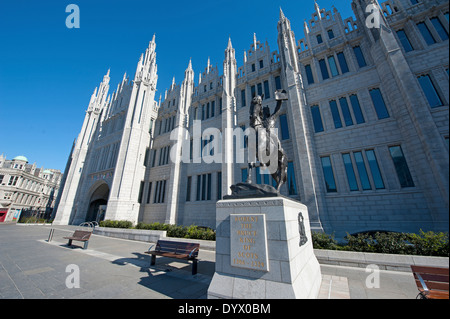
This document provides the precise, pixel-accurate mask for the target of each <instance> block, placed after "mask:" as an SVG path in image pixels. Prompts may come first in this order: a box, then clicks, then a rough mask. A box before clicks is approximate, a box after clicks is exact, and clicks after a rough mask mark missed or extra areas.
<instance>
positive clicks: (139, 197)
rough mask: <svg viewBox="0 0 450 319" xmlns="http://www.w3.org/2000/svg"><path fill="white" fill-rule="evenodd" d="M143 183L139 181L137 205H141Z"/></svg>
mask: <svg viewBox="0 0 450 319" xmlns="http://www.w3.org/2000/svg"><path fill="white" fill-rule="evenodd" d="M144 185H145V183H144V181H141V185H140V186H139V195H138V203H139V204H142V196H143V194H144Z"/></svg>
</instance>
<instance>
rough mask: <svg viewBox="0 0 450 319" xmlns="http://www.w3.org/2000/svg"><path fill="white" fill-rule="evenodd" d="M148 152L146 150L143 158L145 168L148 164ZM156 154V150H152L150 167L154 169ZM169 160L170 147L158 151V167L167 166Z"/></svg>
mask: <svg viewBox="0 0 450 319" xmlns="http://www.w3.org/2000/svg"><path fill="white" fill-rule="evenodd" d="M149 152H150V150H149V149H147V151H146V153H145V158H144V165H145V166H147V162H148V155H149ZM157 153H158V150H156V149H154V150H152V158H151V164H150V166H151V167H155V165H156V154H157ZM169 158H170V146H166V147H163V148H160V149H159V160H158V166H162V165H167V164H169Z"/></svg>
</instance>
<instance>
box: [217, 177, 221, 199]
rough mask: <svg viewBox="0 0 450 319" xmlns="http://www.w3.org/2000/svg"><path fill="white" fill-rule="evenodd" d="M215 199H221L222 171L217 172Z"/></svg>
mask: <svg viewBox="0 0 450 319" xmlns="http://www.w3.org/2000/svg"><path fill="white" fill-rule="evenodd" d="M216 185H217V190H216V191H217V192H216V193H217V200H221V199H222V172H217V183H216Z"/></svg>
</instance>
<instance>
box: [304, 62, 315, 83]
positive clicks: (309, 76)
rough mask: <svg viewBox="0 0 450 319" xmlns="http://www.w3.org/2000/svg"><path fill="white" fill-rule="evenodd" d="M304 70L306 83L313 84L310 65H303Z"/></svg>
mask: <svg viewBox="0 0 450 319" xmlns="http://www.w3.org/2000/svg"><path fill="white" fill-rule="evenodd" d="M305 71H306V79H307V80H308V84H314V76H313V73H312V69H311V65H309V64H308V65H305Z"/></svg>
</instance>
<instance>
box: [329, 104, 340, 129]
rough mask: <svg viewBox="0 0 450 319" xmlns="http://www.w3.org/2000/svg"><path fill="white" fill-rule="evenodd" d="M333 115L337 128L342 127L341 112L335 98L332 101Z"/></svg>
mask: <svg viewBox="0 0 450 319" xmlns="http://www.w3.org/2000/svg"><path fill="white" fill-rule="evenodd" d="M330 109H331V115H333V122H334V127H335V128H341V127H342V121H341V115H340V114H339V109H338V107H337V103H336V101H335V100H332V101H330Z"/></svg>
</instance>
